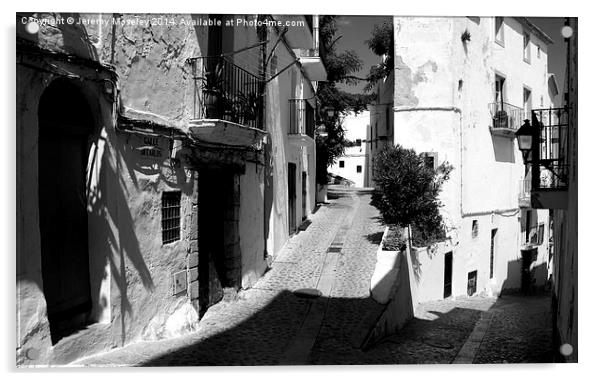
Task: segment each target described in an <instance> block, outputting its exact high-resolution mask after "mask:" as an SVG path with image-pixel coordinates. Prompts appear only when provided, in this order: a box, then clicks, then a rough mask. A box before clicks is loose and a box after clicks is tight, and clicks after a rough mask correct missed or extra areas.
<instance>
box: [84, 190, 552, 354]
mask: <svg viewBox="0 0 602 381" xmlns="http://www.w3.org/2000/svg"><path fill="white" fill-rule="evenodd" d="M337 195H338V198H335V197H336V196H337ZM333 196H334V197H333V198H332V200H331V201H330V203H329V204H326V205H323V206H322V207H321V208H320V209H319V210H318V211H317V213H315V214H314V215H312V216H311V217H310V218H311V220H312V224H311V225H310V226H309V227H308V229H307V230H306V231H305V232H301V233H299V234H297V235H295V236H294V237H292V238H291V239H290V240H289V242H288V243H287V244H286V246H285V247H284V248H283V249H282V250H281V252H280V253H279V254H278V256H277V258H276V259H275V261H274V262H273V263H272V268H271V269H270V271H268V272H267V273H266V274H265V275H264V277H262V278H261V279H260V280H259V281H258V282H257V284H256V285H255V286H254V287H253V288H252V289H250V290H246V291H242V292H240V293H239V294H238V297H237V299H236V300H234V301H223V302H221V303H219V304H217V305H215V306H213V307H211V308H210V309H209V310H208V311H207V313H206V314H205V315H204V317H203V319H202V320H201V322H200V328H199V329H198V331H197V332H195V333H192V334H189V335H186V336H184V337H181V338H177V339H173V340H162V341H158V342H142V343H136V344H133V345H129V346H127V347H124V348H120V349H116V350H114V351H111V352H108V353H106V354H102V355H97V356H93V357H89V358H87V359H84V360H80V361H79V362H77V363H76V364H75V365H96V366H108V365H151V366H167V365H176V366H177V365H179V366H186V365H188V366H193V365H276V364H293V363H294V364H416V363H419V364H431V363H451V362H452V361H454V358H455V357H456V356H457V355H458V352H459V351H460V348H462V346H463V344H464V343H465V342H466V341H467V339H468V338H469V336H470V335H471V332H472V331H473V330H474V327H475V325H476V324H477V322H479V319H481V316H482V314H483V312H485V311H489V313H488V315H489V314H491V315H492V319H491V322H490V324H489V328H488V330H487V332H486V334H485V336H484V337H483V339H482V342H481V343H480V346H479V349H478V351H477V352H476V354H475V356H474V362H477V363H479V362H494V363H495V362H498V363H499V362H541V361H549V357H548V353H549V351H547V350H548V349H549V348H550V346H551V330H550V329H549V327H551V322H550V312H549V310H550V299H549V298H548V297H545V296H536V297H519V296H504V297H503V298H502V299H497V300H496V299H495V298H484V297H471V298H459V299H446V300H443V301H436V302H430V303H424V304H421V305H419V306H418V307H417V312H416V317H415V319H413V320H411V321H410V322H409V323H408V324H407V325H406V326H405V327H404V329H403V330H402V331H401V332H399V333H398V334H395V335H392V336H389V337H387V338H385V339H383V340H382V341H381V342H379V343H377V344H376V345H374V346H372V347H371V348H369V349H368V350H366V351H362V350H361V349H360V345H361V342H362V339H363V338H364V337H365V335H366V334H367V328H369V327H370V326H371V324H373V323H374V321H375V319H377V318H378V316H379V314H380V312H381V311H382V309H383V306H382V305H379V304H377V303H376V302H375V301H373V300H372V299H371V298H370V278H371V276H372V273H373V270H374V267H375V262H376V251H377V247H378V244H379V242H380V238H381V236H382V233H383V230H384V228H383V227H382V225H381V224H380V223H379V221H378V219H377V216H378V212H377V211H376V209H374V208H373V207H372V206H370V205H369V201H370V195H369V194H368V193H364V192H357V193H356V192H347V191H342V190H341V191H339V192H337V193H336V194H333ZM333 248H336V249H337V250H333ZM339 248H340V252H339V250H338V249H339ZM329 249H330V250H329ZM325 267H330V270H328V271H327V270H325ZM325 272H331V273H332V274H330V275H329V276H328V278H329V279H330V278H332V279H330V280H328V281H327V282H325V280H324V277H325ZM325 283H327V287H325V286H324V284H325ZM319 285H321V286H320V287H321V289H323V290H326V292H327V293H328V295H323V296H322V297H320V298H318V299H311V298H303V297H298V296H296V295H295V294H293V291H295V290H298V289H302V288H320V287H319ZM301 333H303V334H301ZM295 357H298V358H295ZM283 359H285V361H283ZM291 359H293V360H294V361H291Z"/></svg>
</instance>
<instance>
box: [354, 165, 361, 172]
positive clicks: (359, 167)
mask: <svg viewBox="0 0 602 381" xmlns="http://www.w3.org/2000/svg"><path fill="white" fill-rule="evenodd" d="M355 170H356V171H357V173H362V166H361V165H358V166H357V167H355Z"/></svg>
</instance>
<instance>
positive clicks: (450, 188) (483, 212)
mask: <svg viewBox="0 0 602 381" xmlns="http://www.w3.org/2000/svg"><path fill="white" fill-rule="evenodd" d="M394 40H395V91H394V106H393V113H394V132H393V139H392V140H393V142H394V143H395V144H399V145H401V146H403V147H404V148H413V149H415V150H416V152H418V153H420V154H423V155H425V156H426V157H427V158H428V161H429V163H430V164H431V165H434V166H438V165H439V164H441V163H443V162H445V161H447V162H448V163H450V164H451V165H452V166H453V167H454V169H453V171H452V173H451V177H450V179H449V181H448V182H446V183H445V185H444V187H443V190H442V192H441V195H440V200H441V202H442V204H443V205H444V206H443V207H442V208H441V214H442V216H443V217H444V221H445V225H446V230H447V235H448V239H447V241H446V242H445V243H442V244H440V245H438V247H437V249H436V250H435V251H436V252H435V254H434V255H432V253H429V254H428V255H427V253H426V251H425V250H417V251H416V253H417V255H415V258H414V259H415V261H414V267H415V270H416V269H417V271H418V272H419V273H421V274H422V278H421V283H422V284H421V285H420V290H421V291H420V292H419V299H420V301H425V300H433V299H441V298H444V297H449V296H460V295H467V294H468V295H473V294H475V293H480V292H485V293H488V294H498V293H500V291H502V290H510V289H521V288H523V289H532V287H533V286H534V285H537V286H542V285H545V284H546V281H547V279H548V265H547V262H548V250H547V246H548V244H547V242H548V234H549V232H548V230H549V229H548V212H547V211H543V210H532V209H528V208H521V205H523V206H526V207H528V206H529V204H525V203H522V204H519V198H520V197H519V195H521V194H524V192H523V190H524V189H525V188H526V187H528V184H527V183H525V181H524V178H525V167H524V165H523V158H522V156H521V153H520V151H519V150H518V146H517V144H516V143H515V141H516V139H515V137H514V132H515V131H516V130H517V129H518V128H519V127H520V125H521V124H522V122H523V120H524V119H525V115H529V114H530V111H531V109H532V108H538V107H550V99H549V95H548V72H547V46H548V44H550V43H551V42H552V41H551V40H550V39H549V37H547V36H546V35H545V34H544V33H543V32H541V31H540V30H539V29H538V28H537V27H536V26H534V25H533V24H532V23H530V22H529V21H528V20H527V19H523V18H498V17H466V18H461V17H458V18H455V17H453V18H452V17H450V18H435V17H396V18H395V23H394Z"/></svg>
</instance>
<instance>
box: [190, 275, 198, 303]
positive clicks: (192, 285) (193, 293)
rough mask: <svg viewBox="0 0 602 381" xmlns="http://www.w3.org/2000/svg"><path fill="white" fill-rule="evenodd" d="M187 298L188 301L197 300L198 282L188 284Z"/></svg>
mask: <svg viewBox="0 0 602 381" xmlns="http://www.w3.org/2000/svg"><path fill="white" fill-rule="evenodd" d="M188 297H189V298H190V300H194V299H198V298H199V281H197V280H195V281H194V282H190V283H189V284H188Z"/></svg>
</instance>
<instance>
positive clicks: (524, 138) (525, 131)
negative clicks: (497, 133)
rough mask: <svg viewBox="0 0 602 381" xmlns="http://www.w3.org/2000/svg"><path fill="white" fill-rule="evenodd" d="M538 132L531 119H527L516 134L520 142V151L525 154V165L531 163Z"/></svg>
mask: <svg viewBox="0 0 602 381" xmlns="http://www.w3.org/2000/svg"><path fill="white" fill-rule="evenodd" d="M536 132H537V130H536V129H535V128H534V127H533V126H532V125H531V122H530V121H529V119H525V123H524V124H523V125H522V126H520V128H519V129H518V130H517V131H516V132H515V133H514V134H515V135H516V139H517V141H518V149H519V150H520V151H521V152H522V154H523V159H524V161H525V163H530V162H531V160H532V155H531V152H532V151H533V141H534V140H535V136H534V135H535V133H536Z"/></svg>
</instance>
